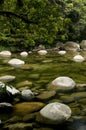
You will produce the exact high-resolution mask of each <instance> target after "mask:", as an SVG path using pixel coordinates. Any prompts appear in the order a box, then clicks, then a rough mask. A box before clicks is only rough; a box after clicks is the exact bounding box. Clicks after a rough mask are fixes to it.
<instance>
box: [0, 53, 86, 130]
mask: <svg viewBox="0 0 86 130" xmlns="http://www.w3.org/2000/svg"><path fill="white" fill-rule="evenodd" d="M76 54H78V52H67V54H65V55H59V54H58V53H57V52H49V53H48V54H47V55H45V56H40V55H38V54H37V53H31V54H29V55H28V57H26V58H22V57H21V56H20V54H19V53H17V54H12V56H11V57H10V58H2V57H1V58H0V76H4V75H14V76H16V79H15V80H14V81H12V82H10V83H8V84H9V85H13V86H14V87H16V84H17V83H19V82H22V81H26V80H29V81H31V82H32V83H33V85H32V88H31V89H32V90H34V88H36V89H37V90H38V91H40V90H42V89H44V90H46V88H47V85H48V84H49V83H50V82H51V81H52V80H53V79H55V78H56V77H59V76H69V77H70V78H72V79H73V80H74V81H75V82H76V83H77V84H78V83H80V84H86V61H84V62H82V63H76V62H74V61H73V56H74V55H76ZM80 54H81V55H82V56H84V57H86V55H85V54H86V52H80ZM11 58H19V59H21V60H24V61H25V64H26V65H27V66H29V67H32V68H33V69H21V68H19V69H15V68H13V67H11V66H10V65H8V61H9V60H10V59H11ZM36 89H35V90H36ZM67 95H68V93H67ZM55 98H56V97H55ZM53 100H54V99H53ZM46 102H50V101H46ZM74 103H75V108H79V106H78V105H81V107H82V106H85V105H86V104H80V103H79V102H76V101H75V102H74ZM68 105H69V104H68ZM77 106H78V107H77ZM80 110H81V111H82V110H83V109H82V108H81V109H80ZM75 111H77V109H76V110H75ZM76 113H77V114H76ZM61 127H62V129H64V130H86V116H85V113H84V115H82V112H79V113H78V112H75V114H73V115H72V117H71V119H70V120H69V121H68V122H66V123H65V124H63V125H61V126H60V127H59V126H56V128H55V129H59V128H61Z"/></svg>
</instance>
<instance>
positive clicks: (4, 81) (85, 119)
mask: <svg viewBox="0 0 86 130" xmlns="http://www.w3.org/2000/svg"><path fill="white" fill-rule="evenodd" d="M77 54H79V55H82V56H83V57H84V60H83V61H82V62H76V61H74V60H73V57H74V56H75V55H77ZM85 54H86V52H85V51H80V52H77V51H74V52H69V51H68V52H66V53H65V54H64V55H60V54H59V53H58V52H57V51H55V52H52V51H51V52H48V53H46V55H39V54H38V53H36V52H34V53H33V52H32V53H29V54H28V56H27V57H21V55H19V54H12V55H11V56H10V57H6V58H5V57H4V58H3V57H0V60H1V64H0V73H1V75H0V129H2V130H17V129H20V130H28V129H29V130H57V129H64V130H75V129H76V130H78V129H79V130H85V129H86V92H85V91H86V61H85V58H86V55H85ZM12 58H18V59H20V60H22V61H24V62H25V64H24V65H23V66H21V67H20V68H19V65H18V68H14V67H13V66H11V65H9V64H8V62H9V60H10V59H12ZM58 78H59V79H60V78H61V79H60V80H58ZM65 78H66V79H65ZM53 83H54V84H53Z"/></svg>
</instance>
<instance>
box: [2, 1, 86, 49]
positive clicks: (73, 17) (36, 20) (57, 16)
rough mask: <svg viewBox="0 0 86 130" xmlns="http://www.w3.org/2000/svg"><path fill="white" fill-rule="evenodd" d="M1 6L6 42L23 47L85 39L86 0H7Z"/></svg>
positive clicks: (3, 42) (3, 43)
mask: <svg viewBox="0 0 86 130" xmlns="http://www.w3.org/2000/svg"><path fill="white" fill-rule="evenodd" d="M0 7H1V8H0V9H1V10H0V12H2V13H0V43H1V45H2V46H7V47H11V48H12V47H14V48H15V47H17V50H19V49H20V50H21V49H28V48H30V47H34V46H37V45H39V44H43V45H45V46H54V44H56V42H57V41H63V42H65V41H67V40H74V41H77V40H79V41H80V40H82V38H83V39H85V35H84V33H83V31H84V32H85V28H86V15H85V14H86V2H85V0H70V1H69V0H62V1H56V0H9V1H8V0H3V1H2V3H1V5H0ZM3 11H5V14H4V13H3ZM6 12H7V13H6Z"/></svg>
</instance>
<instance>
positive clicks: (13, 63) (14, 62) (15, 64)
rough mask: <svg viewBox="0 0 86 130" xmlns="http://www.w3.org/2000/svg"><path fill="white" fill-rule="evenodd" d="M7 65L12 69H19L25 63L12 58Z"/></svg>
mask: <svg viewBox="0 0 86 130" xmlns="http://www.w3.org/2000/svg"><path fill="white" fill-rule="evenodd" d="M8 64H9V65H11V66H13V67H14V68H21V67H22V66H23V65H24V64H25V62H24V61H22V60H20V59H16V58H13V59H11V60H9V61H8Z"/></svg>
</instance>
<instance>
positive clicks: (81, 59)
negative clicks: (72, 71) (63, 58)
mask: <svg viewBox="0 0 86 130" xmlns="http://www.w3.org/2000/svg"><path fill="white" fill-rule="evenodd" d="M73 60H74V61H75V62H83V61H84V60H85V58H84V57H83V56H81V55H76V56H74V57H73Z"/></svg>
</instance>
